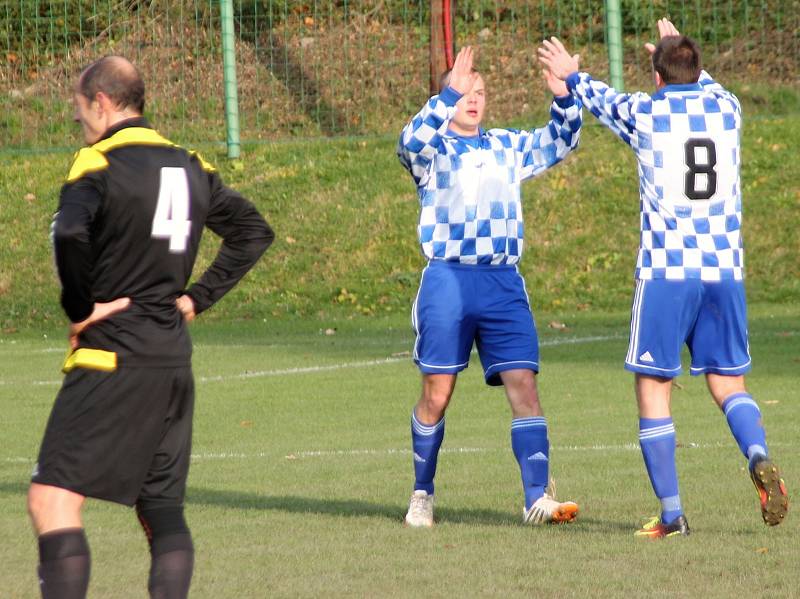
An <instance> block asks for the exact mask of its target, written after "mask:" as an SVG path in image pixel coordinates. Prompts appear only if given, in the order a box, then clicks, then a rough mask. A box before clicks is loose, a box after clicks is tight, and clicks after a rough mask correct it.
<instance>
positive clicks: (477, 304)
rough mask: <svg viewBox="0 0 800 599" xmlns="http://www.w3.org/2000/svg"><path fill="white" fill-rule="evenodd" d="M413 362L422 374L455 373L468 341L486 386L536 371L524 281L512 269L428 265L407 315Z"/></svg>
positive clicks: (533, 334) (466, 355)
mask: <svg viewBox="0 0 800 599" xmlns="http://www.w3.org/2000/svg"><path fill="white" fill-rule="evenodd" d="M411 324H412V326H413V327H414V332H415V333H416V334H417V339H416V342H415V343H414V362H415V363H416V364H417V366H419V369H420V371H421V372H423V373H425V374H456V373H457V372H461V371H462V370H464V369H465V368H466V367H467V366H468V365H469V355H470V352H471V351H472V344H473V342H474V343H475V344H476V345H477V348H478V355H479V356H480V359H481V364H482V365H483V376H484V378H485V379H486V384H488V385H502V384H503V383H502V381H501V380H500V375H499V373H500V372H502V371H504V370H515V369H520V368H524V369H528V370H533V371H534V372H539V339H538V337H537V335H536V324H535V323H534V321H533V314H532V313H531V307H530V304H529V303H528V294H527V292H526V291H525V281H524V280H523V278H522V275H520V274H519V271H517V267H516V266H507V265H503V266H491V265H480V264H478V265H473V264H459V263H452V262H445V261H442V260H431V262H430V263H429V264H428V266H427V268H425V270H424V271H423V272H422V280H421V281H420V285H419V291H418V292H417V299H416V300H415V301H414V308H413V310H412V315H411Z"/></svg>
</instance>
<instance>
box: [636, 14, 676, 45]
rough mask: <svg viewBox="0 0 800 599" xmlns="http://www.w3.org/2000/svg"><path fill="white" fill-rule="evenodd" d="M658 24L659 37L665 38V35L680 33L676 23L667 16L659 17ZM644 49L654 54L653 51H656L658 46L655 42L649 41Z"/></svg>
mask: <svg viewBox="0 0 800 599" xmlns="http://www.w3.org/2000/svg"><path fill="white" fill-rule="evenodd" d="M657 25H658V38H659V39H664V38H665V37H669V36H670V35H680V33H679V32H678V29H677V28H676V27H675V25H673V24H672V21H670V20H669V19H666V18H664V19H659V20H658V23H657ZM644 49H645V50H647V51H648V52H649V53H650V54H652V53H653V52H655V51H656V46H655V44H651V43H649V42H648V43H646V44H645V45H644Z"/></svg>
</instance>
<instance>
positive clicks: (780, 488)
mask: <svg viewBox="0 0 800 599" xmlns="http://www.w3.org/2000/svg"><path fill="white" fill-rule="evenodd" d="M750 478H751V479H752V480H753V484H754V485H755V487H756V491H758V499H759V501H760V502H761V517H762V518H764V523H765V524H766V525H767V526H777V525H778V524H780V523H781V522H783V520H784V518H786V514H787V513H788V512H789V494H788V493H787V492H786V483H784V482H783V479H782V478H781V473H780V471H779V470H778V467H777V466H776V465H775V464H774V463H773V462H772V461H771V460H770V459H768V458H763V459H760V460H758V461H757V462H756V463H755V464H753V466H752V468H750Z"/></svg>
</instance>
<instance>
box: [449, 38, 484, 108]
mask: <svg viewBox="0 0 800 599" xmlns="http://www.w3.org/2000/svg"><path fill="white" fill-rule="evenodd" d="M477 78H478V73H475V72H473V71H472V46H464V47H463V48H461V50H459V52H458V54H457V55H456V59H455V61H454V62H453V68H452V70H451V71H450V83H449V85H450V87H452V88H453V89H454V90H456V91H457V92H458V93H459V94H461V95H462V96H463V95H464V94H467V93H469V92H470V91H471V90H472V86H473V85H474V84H475V80H476V79H477Z"/></svg>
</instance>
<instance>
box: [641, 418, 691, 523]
mask: <svg viewBox="0 0 800 599" xmlns="http://www.w3.org/2000/svg"><path fill="white" fill-rule="evenodd" d="M639 445H640V446H641V448H642V457H644V465H645V466H646V467H647V474H648V475H649V476H650V484H652V485H653V491H655V494H656V497H658V499H659V501H661V522H663V523H664V524H669V523H670V522H672V521H673V520H674V519H675V518H677V517H678V516H680V515H681V514H683V508H682V507H681V497H680V494H679V493H678V469H677V467H676V465H675V445H676V443H675V426H674V425H673V424H672V418H639Z"/></svg>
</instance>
